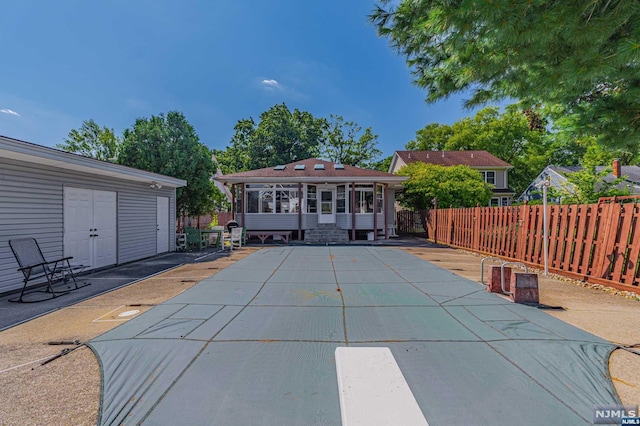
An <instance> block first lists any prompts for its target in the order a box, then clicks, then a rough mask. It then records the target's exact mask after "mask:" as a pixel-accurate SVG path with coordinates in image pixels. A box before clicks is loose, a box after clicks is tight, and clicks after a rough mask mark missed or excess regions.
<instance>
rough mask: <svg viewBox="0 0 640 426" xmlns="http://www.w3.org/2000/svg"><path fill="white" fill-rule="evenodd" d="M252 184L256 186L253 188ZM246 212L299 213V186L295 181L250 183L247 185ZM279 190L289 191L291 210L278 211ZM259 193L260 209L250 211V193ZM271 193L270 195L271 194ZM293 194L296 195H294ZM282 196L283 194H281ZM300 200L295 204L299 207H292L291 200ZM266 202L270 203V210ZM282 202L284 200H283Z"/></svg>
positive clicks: (245, 190)
mask: <svg viewBox="0 0 640 426" xmlns="http://www.w3.org/2000/svg"><path fill="white" fill-rule="evenodd" d="M251 186H254V187H253V188H252V187H251ZM244 192H245V196H244V199H245V203H244V205H245V208H244V212H245V214H297V213H298V209H299V208H300V194H299V193H298V186H297V184H294V183H284V184H257V183H249V184H246V185H245V189H244ZM278 192H280V193H282V192H288V197H289V211H288V212H282V211H278V202H277V199H278ZM250 193H251V194H255V193H258V200H257V202H258V211H257V212H255V211H254V212H250V211H249V197H250V195H249V194H250ZM269 194H270V195H269ZM292 194H293V195H294V196H293V197H292ZM268 196H270V197H271V201H270V202H269V201H265V197H268ZM280 197H282V195H280ZM296 199H297V200H298V202H297V203H295V204H293V205H294V206H295V207H297V208H293V209H292V208H291V206H292V203H291V200H296ZM265 202H266V203H267V204H270V205H271V206H270V210H271V211H269V209H265V208H264V207H265ZM281 203H282V200H281ZM281 209H282V204H280V210H281Z"/></svg>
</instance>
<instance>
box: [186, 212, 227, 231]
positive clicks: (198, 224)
mask: <svg viewBox="0 0 640 426" xmlns="http://www.w3.org/2000/svg"><path fill="white" fill-rule="evenodd" d="M214 214H215V215H217V216H218V224H219V225H224V224H226V223H227V222H229V221H230V220H231V219H233V213H231V212H218V213H214ZM211 219H212V215H211V214H206V215H202V216H188V217H179V218H178V221H177V224H176V225H177V227H178V229H183V228H184V227H185V226H193V227H194V228H200V229H205V228H206V227H207V226H209V224H210V223H211Z"/></svg>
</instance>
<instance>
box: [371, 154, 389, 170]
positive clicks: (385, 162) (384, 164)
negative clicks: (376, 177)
mask: <svg viewBox="0 0 640 426" xmlns="http://www.w3.org/2000/svg"><path fill="white" fill-rule="evenodd" d="M392 160H393V155H389V156H388V157H384V158H383V159H381V160H378V161H374V162H373V163H372V164H371V165H370V167H371V168H372V169H373V170H379V171H381V172H388V171H389V168H390V167H391V161H392Z"/></svg>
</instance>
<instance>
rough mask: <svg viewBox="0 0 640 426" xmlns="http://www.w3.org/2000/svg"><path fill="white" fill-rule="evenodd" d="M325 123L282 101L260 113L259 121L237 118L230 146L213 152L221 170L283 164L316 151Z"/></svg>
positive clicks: (300, 158) (308, 155)
mask: <svg viewBox="0 0 640 426" xmlns="http://www.w3.org/2000/svg"><path fill="white" fill-rule="evenodd" d="M325 125H326V123H325V120H324V119H318V118H315V117H313V115H311V113H309V112H305V111H299V110H297V109H295V110H293V111H290V110H289V108H288V107H287V106H286V105H285V104H284V103H282V104H278V105H274V106H273V107H271V108H269V109H268V110H267V111H265V112H263V113H262V114H260V122H259V123H257V124H256V122H255V121H254V120H253V118H248V119H242V120H239V121H238V123H237V124H236V125H235V127H234V129H235V134H234V135H233V137H232V139H231V145H230V146H229V147H227V149H226V150H225V151H216V152H215V154H216V157H217V158H218V161H219V162H220V166H221V168H222V172H223V173H233V172H238V171H244V170H254V169H261V168H264V167H271V166H274V165H277V164H287V163H291V162H294V161H297V160H303V159H306V158H309V157H315V156H317V155H318V154H319V152H320V144H321V142H322V138H323V131H324V127H325Z"/></svg>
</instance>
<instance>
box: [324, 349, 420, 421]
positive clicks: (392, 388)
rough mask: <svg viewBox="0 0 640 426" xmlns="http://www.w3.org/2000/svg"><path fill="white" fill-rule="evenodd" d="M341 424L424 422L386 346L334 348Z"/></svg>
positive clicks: (416, 403)
mask: <svg viewBox="0 0 640 426" xmlns="http://www.w3.org/2000/svg"><path fill="white" fill-rule="evenodd" d="M336 371H337V374H338V390H339V392H340V410H341V412H342V425H343V426H353V425H367V426H373V425H394V426H395V425H403V426H410V425H411V426H413V425H426V426H428V425H429V423H428V422H427V420H426V419H425V417H424V415H423V414H422V410H420V406H419V405H418V402H417V401H416V399H415V397H414V396H413V393H412V392H411V389H409V385H408V384H407V381H406V380H405V378H404V376H403V375H402V371H400V367H399V366H398V364H397V363H396V360H395V358H394V357H393V354H392V353H391V350H389V348H382V347H374V348H363V347H339V348H336Z"/></svg>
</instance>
